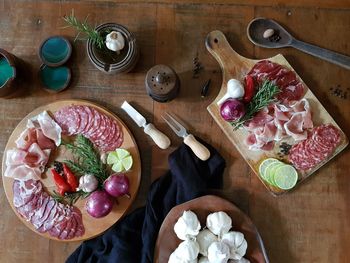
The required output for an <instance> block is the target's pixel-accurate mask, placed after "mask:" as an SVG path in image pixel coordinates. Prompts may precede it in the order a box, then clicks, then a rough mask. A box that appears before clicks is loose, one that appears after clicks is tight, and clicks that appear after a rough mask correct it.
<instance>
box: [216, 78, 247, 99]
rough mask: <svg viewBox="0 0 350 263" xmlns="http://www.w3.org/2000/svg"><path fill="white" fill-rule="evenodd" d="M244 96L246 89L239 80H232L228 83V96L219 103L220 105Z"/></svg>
mask: <svg viewBox="0 0 350 263" xmlns="http://www.w3.org/2000/svg"><path fill="white" fill-rule="evenodd" d="M243 96H244V87H243V85H242V83H241V82H240V81H239V80H237V79H230V80H229V81H228V82H227V91H226V94H225V95H224V96H223V97H222V98H221V99H220V100H219V101H218V102H217V104H218V105H221V104H222V103H224V102H225V101H226V100H227V99H230V98H232V99H239V98H242V97H243Z"/></svg>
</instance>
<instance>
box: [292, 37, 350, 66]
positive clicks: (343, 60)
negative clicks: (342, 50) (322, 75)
mask: <svg viewBox="0 0 350 263" xmlns="http://www.w3.org/2000/svg"><path fill="white" fill-rule="evenodd" d="M290 46H292V47H294V48H296V49H299V50H300V51H303V52H305V53H307V54H310V55H312V56H315V57H318V58H321V59H324V60H327V61H328V62H331V63H334V64H336V65H338V66H341V67H344V68H346V69H350V57H349V56H345V55H342V54H339V53H337V52H334V51H331V50H328V49H325V48H321V47H318V46H315V45H312V44H309V43H305V42H303V41H300V40H297V39H293V40H292V42H291V44H290Z"/></svg>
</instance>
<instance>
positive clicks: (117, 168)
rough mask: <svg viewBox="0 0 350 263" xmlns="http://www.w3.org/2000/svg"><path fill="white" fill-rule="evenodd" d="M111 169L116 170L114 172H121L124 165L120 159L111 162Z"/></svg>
mask: <svg viewBox="0 0 350 263" xmlns="http://www.w3.org/2000/svg"><path fill="white" fill-rule="evenodd" d="M112 170H113V171H114V172H116V173H121V172H123V171H124V166H123V164H122V162H121V161H118V162H116V163H115V164H113V166H112Z"/></svg>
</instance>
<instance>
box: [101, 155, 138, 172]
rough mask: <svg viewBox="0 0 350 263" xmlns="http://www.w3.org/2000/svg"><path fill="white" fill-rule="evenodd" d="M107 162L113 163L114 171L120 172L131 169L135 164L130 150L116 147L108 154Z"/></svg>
mask: <svg viewBox="0 0 350 263" xmlns="http://www.w3.org/2000/svg"><path fill="white" fill-rule="evenodd" d="M107 164H109V165H112V170H113V171H114V172H117V173H120V172H124V171H128V170H130V168H131V167H132V164H133V160H132V156H131V155H130V152H129V151H127V150H125V149H116V150H115V151H114V152H110V153H109V154H108V156H107Z"/></svg>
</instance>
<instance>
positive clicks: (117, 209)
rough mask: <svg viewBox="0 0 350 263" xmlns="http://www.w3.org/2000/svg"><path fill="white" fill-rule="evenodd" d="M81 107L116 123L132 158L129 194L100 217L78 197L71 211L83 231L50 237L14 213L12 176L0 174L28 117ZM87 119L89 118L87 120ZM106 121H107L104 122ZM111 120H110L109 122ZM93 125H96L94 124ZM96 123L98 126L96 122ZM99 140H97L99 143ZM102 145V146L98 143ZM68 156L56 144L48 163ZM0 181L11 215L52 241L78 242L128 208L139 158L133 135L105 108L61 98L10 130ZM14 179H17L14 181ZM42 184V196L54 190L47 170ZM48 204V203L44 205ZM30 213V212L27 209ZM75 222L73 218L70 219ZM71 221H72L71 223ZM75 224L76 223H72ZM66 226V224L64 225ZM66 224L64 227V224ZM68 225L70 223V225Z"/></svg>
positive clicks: (137, 178)
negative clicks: (76, 214)
mask: <svg viewBox="0 0 350 263" xmlns="http://www.w3.org/2000/svg"><path fill="white" fill-rule="evenodd" d="M78 105H79V106H83V107H89V108H93V109H94V110H96V111H98V112H99V113H100V114H101V116H102V115H103V116H106V117H104V119H105V120H106V119H107V118H108V119H110V120H111V121H113V122H115V123H117V124H118V127H120V131H119V133H120V134H122V135H123V137H120V138H122V139H121V141H120V143H121V146H120V147H122V148H123V149H126V150H127V151H128V152H129V153H130V155H131V156H132V158H133V164H132V167H131V169H130V170H129V171H128V172H127V176H128V178H129V181H130V185H129V196H128V197H127V196H121V197H118V199H117V202H116V204H115V205H114V206H113V208H112V210H111V211H110V213H109V214H107V215H106V216H104V217H101V218H94V217H92V216H91V215H89V214H88V213H87V210H86V208H85V206H86V199H83V198H81V199H78V201H77V202H76V203H75V204H73V206H71V207H74V209H73V211H79V210H80V211H79V214H81V219H80V220H81V222H80V223H82V225H83V227H84V231H82V233H80V235H77V236H74V237H73V238H58V237H57V236H53V235H52V234H49V232H45V231H44V232H43V231H38V230H37V228H35V227H34V225H33V224H32V223H31V221H30V220H26V219H25V218H24V217H22V216H21V214H20V213H19V212H18V211H19V210H18V207H15V205H14V203H15V202H16V200H14V190H15V188H16V185H15V184H14V181H15V180H14V178H11V177H6V176H4V174H5V172H6V168H7V167H6V153H7V151H8V150H10V149H13V148H15V147H16V143H17V142H16V139H17V138H19V136H20V135H21V133H22V132H23V131H24V130H25V129H26V125H27V122H28V120H29V119H31V118H33V117H34V116H36V115H38V114H40V113H41V112H43V111H47V112H48V113H49V114H50V115H51V116H53V115H54V114H55V112H58V111H59V110H61V109H62V108H64V107H72V106H74V107H75V106H78ZM90 121H91V119H90ZM106 123H107V122H106ZM110 123H111V122H110ZM95 126H96V125H95ZM97 126H98V125H97ZM103 128H104V130H105V131H106V132H107V131H108V130H107V129H108V127H103ZM62 138H63V139H66V138H65V137H64V136H63V137H62ZM101 143H102V142H100V144H101ZM102 146H106V145H102ZM70 158H72V153H71V152H69V151H68V150H67V149H65V148H64V147H58V148H56V149H55V150H53V152H51V154H50V157H49V161H48V165H49V164H51V165H52V163H53V161H54V160H59V161H63V160H65V159H70ZM2 174H3V176H2V180H3V185H4V190H5V193H6V197H7V199H8V201H9V203H10V205H11V207H12V209H13V211H14V212H15V214H16V215H17V216H18V217H19V219H20V220H21V221H22V222H23V223H24V224H25V225H26V226H27V227H28V228H30V229H31V230H33V231H34V232H35V233H37V234H40V235H41V236H44V237H46V238H50V239H53V240H59V241H65V242H70V241H82V240H86V239H90V238H93V237H95V236H97V235H99V234H101V233H102V232H104V231H105V230H107V229H108V228H109V227H111V226H112V225H113V224H114V223H116V222H117V221H118V220H119V219H120V218H121V217H122V216H123V215H124V214H125V213H126V211H127V210H128V208H129V207H130V206H131V204H132V203H133V201H134V199H135V197H136V195H137V192H138V188H139V184H140V180H141V161H140V154H139V150H138V147H137V144H136V142H135V140H134V138H133V135H132V134H131V132H130V130H129V129H128V128H127V126H126V125H125V124H124V123H123V122H122V121H121V120H120V119H119V118H118V117H117V116H116V115H115V114H113V113H112V112H110V111H108V110H107V109H105V108H103V107H101V106H99V105H97V104H95V103H92V102H88V101H84V100H62V101H57V102H53V103H50V104H47V105H45V106H41V107H39V108H37V109H35V110H34V111H32V112H31V113H29V114H28V115H27V116H26V117H25V118H24V119H22V120H21V122H20V123H19V124H18V125H17V127H16V128H15V129H14V131H13V132H12V134H11V136H10V138H9V140H8V142H7V145H6V148H5V154H4V157H3V160H2ZM16 182H19V181H17V180H16ZM38 182H40V183H41V185H42V189H43V192H45V193H44V195H45V196H46V197H47V196H48V194H47V193H50V195H52V193H53V192H54V190H55V189H56V185H55V181H54V179H53V176H52V174H51V173H50V171H49V170H48V169H46V170H45V172H44V173H43V174H42V175H41V178H40V180H39V181H38ZM47 206H48V204H47ZM29 212H30V211H29ZM73 221H74V220H73ZM74 222H75V221H74ZM72 224H73V223H72ZM75 224H77V222H75ZM67 225H68V224H67ZM67 227H68V226H67ZM71 227H72V226H71Z"/></svg>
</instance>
